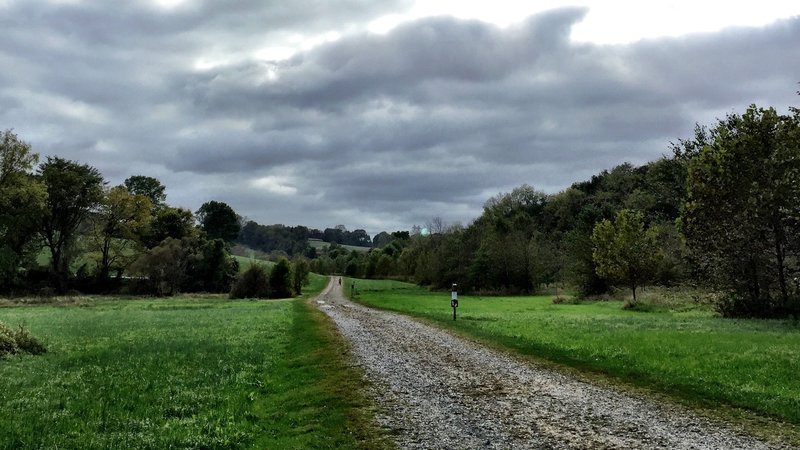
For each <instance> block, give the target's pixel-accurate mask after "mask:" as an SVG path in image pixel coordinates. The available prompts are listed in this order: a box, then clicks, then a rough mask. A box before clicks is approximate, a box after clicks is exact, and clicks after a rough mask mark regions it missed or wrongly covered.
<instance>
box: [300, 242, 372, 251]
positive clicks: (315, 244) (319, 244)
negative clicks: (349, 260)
mask: <svg viewBox="0 0 800 450" xmlns="http://www.w3.org/2000/svg"><path fill="white" fill-rule="evenodd" d="M308 245H310V246H311V247H314V248H315V249H317V250H322V249H323V248H328V246H330V243H328V242H324V241H308ZM342 247H344V248H346V249H348V250H355V251H357V252H368V251H369V250H370V249H371V248H372V247H358V246H355V245H342Z"/></svg>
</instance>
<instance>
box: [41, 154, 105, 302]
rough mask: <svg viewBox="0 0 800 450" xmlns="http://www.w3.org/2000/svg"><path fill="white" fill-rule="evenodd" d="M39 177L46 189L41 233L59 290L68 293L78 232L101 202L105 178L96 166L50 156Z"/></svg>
mask: <svg viewBox="0 0 800 450" xmlns="http://www.w3.org/2000/svg"><path fill="white" fill-rule="evenodd" d="M39 176H40V178H41V180H42V182H43V183H44V186H45V189H46V190H47V202H46V208H45V213H44V216H43V218H42V220H41V225H40V233H41V235H42V238H43V239H44V241H45V244H46V245H47V247H48V248H49V249H50V257H51V268H52V272H53V275H54V278H55V282H56V289H57V290H58V292H60V293H63V292H66V290H67V283H68V280H69V265H70V262H71V261H72V257H73V255H72V254H71V252H70V250H71V249H72V246H73V245H74V244H75V238H76V231H77V229H78V226H79V225H80V224H81V222H82V221H83V220H85V219H86V218H87V217H88V216H89V214H90V213H91V212H92V211H94V210H95V208H96V207H97V206H98V204H99V203H100V201H101V200H102V198H103V177H102V175H100V172H99V171H98V170H97V169H95V168H94V167H91V166H89V165H86V164H78V163H77V162H74V161H68V160H66V159H62V158H59V157H47V160H46V161H45V162H44V164H42V165H41V167H39Z"/></svg>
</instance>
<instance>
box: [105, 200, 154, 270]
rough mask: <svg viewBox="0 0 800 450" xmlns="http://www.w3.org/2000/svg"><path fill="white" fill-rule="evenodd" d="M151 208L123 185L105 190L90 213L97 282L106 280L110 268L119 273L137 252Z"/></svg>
mask: <svg viewBox="0 0 800 450" xmlns="http://www.w3.org/2000/svg"><path fill="white" fill-rule="evenodd" d="M152 207H153V205H152V203H151V202H150V200H149V199H148V198H147V197H144V196H142V195H137V194H131V193H130V192H129V191H128V189H127V188H125V187H124V186H117V187H113V188H111V189H106V190H105V192H104V194H103V199H102V201H101V202H100V204H99V205H98V208H97V211H95V212H94V214H93V215H92V232H91V234H90V237H89V240H90V248H91V249H92V250H94V251H95V252H96V254H97V255H98V257H97V265H98V267H99V270H98V279H99V280H100V283H101V284H102V283H105V282H106V281H107V280H108V277H109V273H110V272H111V270H116V271H118V273H122V271H124V270H125V269H126V268H127V267H128V266H129V265H130V264H131V263H132V262H133V261H134V260H135V259H136V258H137V257H138V255H139V254H140V253H141V244H142V240H143V236H144V234H145V233H146V229H147V227H148V226H149V225H150V222H151V216H150V211H151V210H152Z"/></svg>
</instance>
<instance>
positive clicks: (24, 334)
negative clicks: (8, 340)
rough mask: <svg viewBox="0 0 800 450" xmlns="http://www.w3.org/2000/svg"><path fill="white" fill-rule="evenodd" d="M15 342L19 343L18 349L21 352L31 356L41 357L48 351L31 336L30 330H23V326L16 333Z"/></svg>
mask: <svg viewBox="0 0 800 450" xmlns="http://www.w3.org/2000/svg"><path fill="white" fill-rule="evenodd" d="M14 340H16V341H17V347H19V349H20V350H22V351H24V352H27V353H30V354H31V355H41V354H42V353H44V352H46V351H47V349H46V348H44V345H42V343H41V342H39V340H38V339H36V338H35V337H34V336H33V335H32V334H30V333H29V332H28V330H26V329H25V328H23V326H22V325H20V326H19V328H18V329H17V331H16V332H14Z"/></svg>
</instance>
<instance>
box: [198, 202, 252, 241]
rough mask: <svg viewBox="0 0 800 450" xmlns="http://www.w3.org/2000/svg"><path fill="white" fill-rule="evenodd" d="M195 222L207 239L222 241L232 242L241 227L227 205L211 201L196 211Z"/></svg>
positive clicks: (237, 217)
mask: <svg viewBox="0 0 800 450" xmlns="http://www.w3.org/2000/svg"><path fill="white" fill-rule="evenodd" d="M196 215H197V220H198V221H199V222H200V228H201V229H202V230H203V231H205V232H206V234H207V235H208V238H209V239H222V240H223V241H225V242H233V241H234V240H235V239H236V237H237V236H239V231H240V230H241V228H242V226H241V224H240V221H239V216H237V215H236V212H234V210H233V208H231V207H230V205H228V204H227V203H223V202H218V201H215V200H211V201H209V202H205V203H203V204H202V205H201V206H200V209H198V210H197V213H196Z"/></svg>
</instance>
